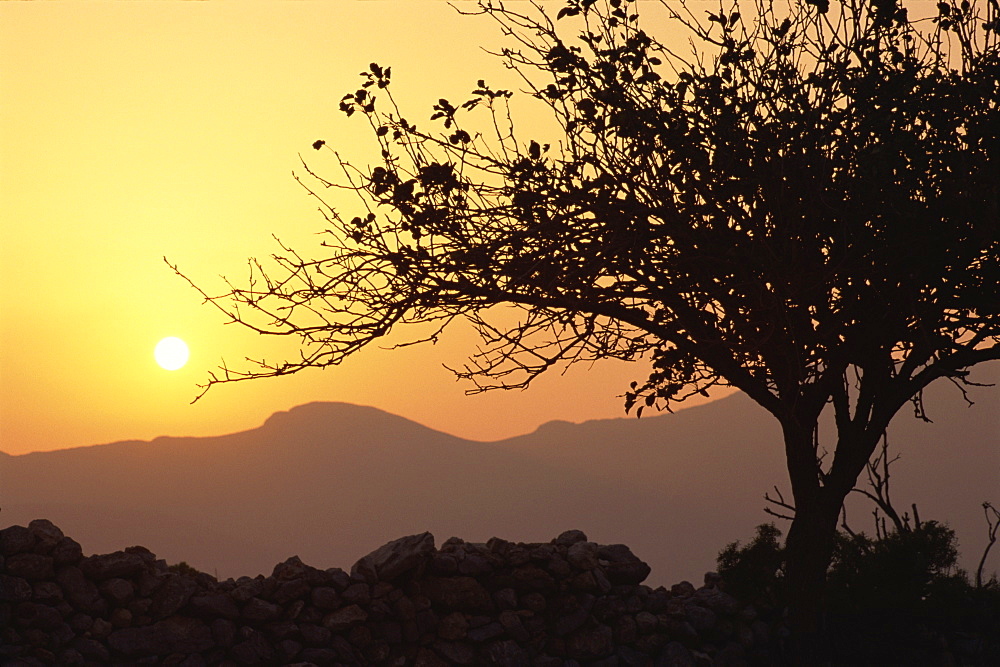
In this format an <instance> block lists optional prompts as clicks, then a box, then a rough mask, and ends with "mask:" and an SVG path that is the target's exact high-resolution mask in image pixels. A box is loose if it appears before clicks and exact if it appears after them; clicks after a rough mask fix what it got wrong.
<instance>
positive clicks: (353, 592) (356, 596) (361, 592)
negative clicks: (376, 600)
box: [340, 583, 372, 607]
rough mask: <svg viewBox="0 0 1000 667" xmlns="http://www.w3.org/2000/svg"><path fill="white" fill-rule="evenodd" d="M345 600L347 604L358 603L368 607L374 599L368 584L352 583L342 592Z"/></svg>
mask: <svg viewBox="0 0 1000 667" xmlns="http://www.w3.org/2000/svg"><path fill="white" fill-rule="evenodd" d="M340 597H342V598H343V600H344V602H346V603H347V604H357V605H361V606H363V607H367V606H368V604H369V603H370V602H371V601H372V594H371V589H369V588H368V584H362V583H357V584H352V585H350V586H348V587H347V588H345V589H344V590H343V592H342V593H341V594H340Z"/></svg>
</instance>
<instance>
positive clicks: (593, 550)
mask: <svg viewBox="0 0 1000 667" xmlns="http://www.w3.org/2000/svg"><path fill="white" fill-rule="evenodd" d="M598 549H599V548H598V545H597V544H595V543H593V542H574V543H573V544H572V545H570V547H569V549H567V550H566V560H567V561H569V563H570V565H572V566H573V567H575V568H577V569H580V570H593V569H594V568H595V567H597V552H598Z"/></svg>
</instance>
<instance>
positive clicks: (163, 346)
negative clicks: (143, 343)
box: [153, 336, 190, 371]
mask: <svg viewBox="0 0 1000 667" xmlns="http://www.w3.org/2000/svg"><path fill="white" fill-rule="evenodd" d="M189 355H190V352H189V351H188V346H187V343H185V342H184V341H182V340H181V339H180V338H177V337H175V336H169V337H167V338H164V339H163V340H161V341H160V342H159V343H157V344H156V348H155V349H154V350H153V357H155V358H156V363H158V364H159V365H160V366H161V367H162V368H164V369H166V370H168V371H176V370H177V369H178V368H181V367H183V366H184V364H186V363H187V360H188V356H189Z"/></svg>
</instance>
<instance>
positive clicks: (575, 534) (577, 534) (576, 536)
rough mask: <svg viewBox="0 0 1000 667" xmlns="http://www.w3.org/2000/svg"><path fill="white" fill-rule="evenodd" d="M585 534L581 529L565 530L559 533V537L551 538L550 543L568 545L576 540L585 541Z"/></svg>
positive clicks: (561, 545)
mask: <svg viewBox="0 0 1000 667" xmlns="http://www.w3.org/2000/svg"><path fill="white" fill-rule="evenodd" d="M586 541H587V536H586V535H585V534H584V532H583V531H582V530H567V531H566V532H564V533H562V534H560V535H559V537H557V538H555V539H554V540H552V544H555V545H557V546H560V547H568V546H571V545H573V544H576V543H577V542H586Z"/></svg>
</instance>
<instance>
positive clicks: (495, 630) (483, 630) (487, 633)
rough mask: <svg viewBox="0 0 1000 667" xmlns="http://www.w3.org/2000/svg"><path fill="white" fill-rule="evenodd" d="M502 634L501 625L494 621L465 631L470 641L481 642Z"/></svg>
mask: <svg viewBox="0 0 1000 667" xmlns="http://www.w3.org/2000/svg"><path fill="white" fill-rule="evenodd" d="M502 634H503V626H502V625H500V623H498V622H496V621H494V622H492V623H487V624H486V625H483V626H480V627H478V628H473V629H471V630H469V631H468V632H467V633H465V636H466V637H468V638H469V639H470V640H471V641H474V642H476V643H477V644H481V643H483V642H485V641H487V640H489V639H494V638H496V637H499V636H500V635H502Z"/></svg>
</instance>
